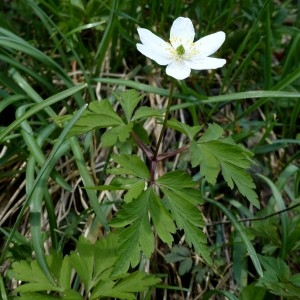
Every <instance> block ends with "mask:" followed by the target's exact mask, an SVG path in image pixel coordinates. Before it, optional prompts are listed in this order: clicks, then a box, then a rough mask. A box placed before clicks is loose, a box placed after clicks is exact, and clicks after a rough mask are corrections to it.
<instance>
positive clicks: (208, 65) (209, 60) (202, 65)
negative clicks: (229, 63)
mask: <svg viewBox="0 0 300 300" xmlns="http://www.w3.org/2000/svg"><path fill="white" fill-rule="evenodd" d="M185 62H186V64H187V66H188V67H190V68H191V69H194V70H211V69H217V68H221V67H223V66H224V65H225V64H226V59H221V58H213V57H204V58H201V59H195V58H192V59H190V60H186V61H185Z"/></svg>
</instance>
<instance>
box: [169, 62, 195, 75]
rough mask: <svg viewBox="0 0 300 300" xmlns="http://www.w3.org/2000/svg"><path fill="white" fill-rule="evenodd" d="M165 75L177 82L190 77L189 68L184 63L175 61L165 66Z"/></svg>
mask: <svg viewBox="0 0 300 300" xmlns="http://www.w3.org/2000/svg"><path fill="white" fill-rule="evenodd" d="M166 73H167V74H168V75H169V76H172V77H174V78H176V79H178V80H182V79H185V78H187V77H189V76H190V74H191V68H190V67H189V66H188V65H187V64H186V63H185V62H184V61H178V60H175V61H173V62H171V63H170V64H169V65H168V66H167V68H166Z"/></svg>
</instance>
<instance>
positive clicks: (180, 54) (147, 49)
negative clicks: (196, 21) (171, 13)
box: [136, 17, 226, 80]
mask: <svg viewBox="0 0 300 300" xmlns="http://www.w3.org/2000/svg"><path fill="white" fill-rule="evenodd" d="M138 33H139V36H140V40H141V42H142V44H137V45H136V46H137V49H138V50H139V51H140V52H141V53H142V54H144V55H145V56H147V57H149V58H151V59H153V60H154V61H156V62H157V63H158V64H159V65H162V66H165V65H167V69H166V73H167V74H168V75H170V76H172V77H174V78H176V79H179V80H181V79H185V78H187V77H188V76H189V75H190V73H191V69H194V70H208V69H216V68H220V67H222V66H223V65H224V64H225V63H226V60H225V59H219V58H212V57H208V56H210V55H211V54H213V53H215V52H216V51H217V50H218V49H219V48H220V46H221V45H222V44H223V42H224V40H225V33H224V32H223V31H219V32H216V33H214V34H210V35H207V36H205V37H203V38H201V39H200V40H198V41H196V42H195V43H194V42H193V41H194V37H195V30H194V26H193V24H192V21H191V20H190V19H189V18H183V17H179V18H177V19H176V20H175V21H174V23H173V25H172V27H171V32H170V42H169V43H168V42H165V41H164V40H163V39H161V38H160V37H158V36H156V35H155V34H153V33H152V32H151V31H149V30H148V29H145V28H138Z"/></svg>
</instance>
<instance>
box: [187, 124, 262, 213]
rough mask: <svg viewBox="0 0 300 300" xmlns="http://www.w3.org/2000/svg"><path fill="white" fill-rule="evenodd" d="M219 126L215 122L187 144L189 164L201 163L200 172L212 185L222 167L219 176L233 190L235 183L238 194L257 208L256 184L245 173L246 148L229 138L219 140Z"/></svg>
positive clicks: (247, 152) (247, 164) (248, 155)
mask: <svg viewBox="0 0 300 300" xmlns="http://www.w3.org/2000/svg"><path fill="white" fill-rule="evenodd" d="M222 132H223V131H222V129H221V128H220V127H219V126H218V125H215V124H213V125H210V126H209V128H208V130H207V131H206V133H205V134H204V135H203V136H202V137H201V138H200V139H199V140H198V141H197V142H195V141H193V142H192V143H191V146H190V149H189V151H190V153H191V160H192V166H193V167H196V166H198V165H199V166H200V169H201V173H202V174H203V175H204V176H205V178H206V180H207V181H208V182H209V183H211V184H215V183H216V180H217V176H218V174H219V172H220V170H222V175H223V177H224V179H225V181H226V183H227V184H228V186H229V187H230V188H231V189H233V187H234V184H235V185H236V186H237V188H238V189H239V191H240V193H241V194H242V195H243V196H245V197H246V198H247V199H248V200H249V201H250V202H251V203H252V204H253V205H255V206H256V207H258V208H259V206H260V204H259V201H258V197H257V194H256V193H255V191H254V189H255V184H254V182H253V179H252V178H251V176H250V175H249V174H248V173H247V172H246V169H247V168H249V167H250V163H251V161H250V154H249V151H246V150H244V149H243V148H242V147H240V146H238V145H235V144H234V143H233V141H230V140H228V139H219V138H220V136H221V135H222Z"/></svg>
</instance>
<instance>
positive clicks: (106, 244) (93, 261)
mask: <svg viewBox="0 0 300 300" xmlns="http://www.w3.org/2000/svg"><path fill="white" fill-rule="evenodd" d="M117 245H118V237H117V235H116V234H112V233H111V234H109V235H108V237H107V239H101V240H99V241H98V242H97V243H95V244H92V243H91V242H89V241H88V240H86V239H84V238H83V237H81V238H80V239H79V241H78V243H77V247H76V250H75V251H73V252H72V253H71V254H70V255H66V256H65V257H62V255H61V254H58V253H54V252H53V253H51V254H50V255H48V256H47V257H46V260H47V263H48V265H49V268H50V270H51V272H52V274H53V276H54V277H55V283H56V284H52V283H51V282H50V281H49V279H48V278H47V276H45V275H44V272H43V271H42V269H41V268H40V266H39V265H38V262H37V261H30V262H27V261H20V262H15V263H13V265H12V271H13V276H14V278H15V279H17V280H20V281H22V283H23V284H22V285H20V286H19V287H18V288H17V291H18V292H19V293H20V296H19V297H15V298H18V299H19V298H20V299H29V297H33V299H34V298H37V297H40V298H39V299H57V298H60V299H74V300H75V299H83V296H82V295H81V294H80V293H79V292H78V291H76V290H74V289H73V287H72V281H73V279H72V278H73V276H74V274H73V271H74V270H75V272H76V273H75V274H77V275H78V277H79V279H80V282H81V283H82V284H83V286H84V294H85V295H87V294H89V293H91V296H90V298H89V299H102V298H106V297H115V298H118V299H136V298H135V293H138V292H143V291H146V290H147V289H148V288H149V287H153V286H155V285H156V284H158V283H159V282H160V279H159V278H156V277H154V276H152V275H149V274H146V273H144V272H140V271H136V272H133V273H126V272H124V273H120V274H119V276H117V277H115V276H112V269H113V266H114V264H115V262H116V260H117V259H118V255H117V252H116V250H117ZM49 292H50V294H49Z"/></svg>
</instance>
